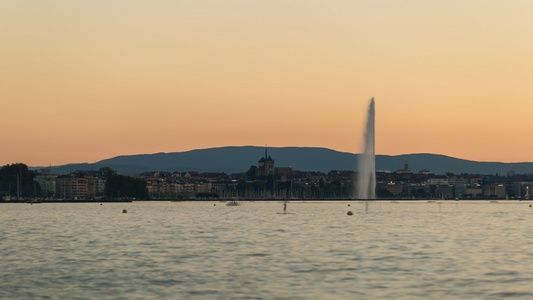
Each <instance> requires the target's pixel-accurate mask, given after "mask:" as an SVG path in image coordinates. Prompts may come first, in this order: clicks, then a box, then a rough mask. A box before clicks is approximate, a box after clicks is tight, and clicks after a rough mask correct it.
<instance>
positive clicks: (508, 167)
mask: <svg viewBox="0 0 533 300" xmlns="http://www.w3.org/2000/svg"><path fill="white" fill-rule="evenodd" d="M264 155H265V148H263V147H255V146H242V147H220V148H208V149H199V150H191V151H186V152H174V153H155V154H139V155H124V156H117V157H114V158H109V159H105V160H102V161H99V162H96V163H92V164H88V163H83V164H68V165H62V166H53V167H52V172H53V173H57V174H66V173H69V172H73V171H78V170H98V169H99V168H101V167H110V168H112V169H114V170H116V171H118V172H119V173H123V174H135V173H140V172H146V171H169V172H173V171H180V172H185V171H198V172H225V173H227V174H231V173H239V172H245V171H247V170H248V169H249V168H250V166H252V165H254V166H257V162H258V161H259V159H261V157H263V156H264ZM268 155H269V156H272V158H273V159H274V160H275V166H276V167H292V168H293V169H294V170H299V171H320V172H326V173H327V172H329V171H331V170H356V168H357V154H353V153H346V152H339V151H335V150H331V149H327V148H313V147H269V148H268ZM405 163H408V165H409V169H410V170H411V171H413V172H418V171H420V170H422V169H426V170H429V171H431V172H433V173H435V174H444V173H446V172H451V173H456V174H460V173H472V174H496V173H498V174H501V175H505V174H506V173H507V172H508V171H515V172H516V173H517V174H526V173H533V163H530V162H523V163H500V162H477V161H471V160H464V159H458V158H453V157H449V156H445V155H438V154H427V153H424V154H404V155H394V156H392V155H376V169H377V170H389V171H396V170H398V169H403V168H404V164H405ZM33 169H38V168H36V167H35V168H33Z"/></svg>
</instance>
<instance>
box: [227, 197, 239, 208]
mask: <svg viewBox="0 0 533 300" xmlns="http://www.w3.org/2000/svg"><path fill="white" fill-rule="evenodd" d="M239 205H240V203H239V201H237V199H233V200H231V201H228V202H226V206H239Z"/></svg>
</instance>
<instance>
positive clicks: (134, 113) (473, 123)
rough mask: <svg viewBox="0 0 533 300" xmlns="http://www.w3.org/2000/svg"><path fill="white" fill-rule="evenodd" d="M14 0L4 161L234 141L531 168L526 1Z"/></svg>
mask: <svg viewBox="0 0 533 300" xmlns="http://www.w3.org/2000/svg"><path fill="white" fill-rule="evenodd" d="M426 2H427V1H421V0H412V1H408V2H402V3H399V2H396V1H391V0H390V1H387V0H384V1H330V2H327V3H325V2H321V1H291V2H286V1H262V0H260V1H253V2H249V1H224V2H223V3H212V2H206V1H181V2H179V3H178V2H172V1H151V2H145V1H123V0H117V1H114V2H112V3H105V2H102V3H99V2H85V1H84V2H76V3H74V2H71V1H66V0H58V1H55V2H53V3H52V4H50V3H34V2H31V1H16V2H11V3H0V36H2V39H3V41H4V42H3V47H2V48H0V66H1V68H0V82H1V83H2V89H0V99H2V105H1V110H2V116H1V117H0V126H1V127H2V130H1V131H0V140H1V141H2V147H1V148H0V165H5V164H11V163H17V162H21V163H26V164H28V165H30V166H48V165H49V164H51V165H62V164H67V163H81V162H89V163H93V162H96V161H100V160H103V159H107V158H112V157H115V156H118V155H132V154H150V153H158V152H183V151H188V150H193V149H204V148H212V147H223V146H244V145H256V146H262V145H264V144H265V143H268V145H269V146H273V147H285V146H299V147H324V148H330V149H334V150H337V151H343V152H349V153H359V152H360V148H361V145H360V142H361V137H362V132H363V127H364V122H365V114H366V107H367V104H368V101H369V99H370V98H371V97H375V99H376V154H384V155H399V154H410V153H434V154H444V155H448V156H452V157H456V158H461V159H470V160H476V161H499V162H529V161H533V156H531V155H530V153H529V149H530V148H531V147H532V146H533V140H532V139H530V138H529V131H530V124H531V121H530V117H529V114H530V113H529V112H530V111H532V109H533V102H532V101H531V96H532V93H533V92H532V91H531V90H530V88H529V85H528V83H529V82H530V81H531V79H533V78H532V75H531V74H532V72H531V70H532V68H533V42H532V41H531V39H530V36H532V35H533V20H532V19H531V18H530V17H529V16H530V14H531V12H533V3H531V2H529V1H513V2H512V3H503V2H501V1H494V0H489V1H483V2H480V1H457V0H453V1H446V2H443V3H433V2H432V3H426Z"/></svg>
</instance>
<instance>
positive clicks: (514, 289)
mask: <svg viewBox="0 0 533 300" xmlns="http://www.w3.org/2000/svg"><path fill="white" fill-rule="evenodd" d="M242 204H243V205H241V206H237V207H228V206H226V205H213V202H211V203H209V202H201V203H193V202H179V203H176V202H134V203H114V204H111V203H104V204H103V205H100V204H98V203H97V204H38V205H28V204H0V241H1V242H0V253H1V255H2V257H1V260H0V298H6V299H8V298H33V299H34V298H54V299H64V298H79V299H106V298H107V299H111V298H112V299H117V298H118V299H135V298H137V299H150V298H153V299H179V298H182V299H236V298H237V299H238V298H242V299H272V298H281V299H289V298H290V299H353V298H358V299H375V298H395V299H397V298H405V299H413V298H420V299H427V298H434V299H436V298H504V297H516V298H530V297H532V296H533V287H532V286H531V285H530V282H531V281H532V280H533V263H532V261H533V250H532V247H531V245H532V244H533V231H532V230H531V229H532V228H533V221H532V218H531V217H530V215H531V214H533V208H530V207H529V204H530V203H529V202H525V201H524V202H510V201H509V202H508V201H505V202H503V201H502V202H500V203H491V202H489V201H479V202H463V201H460V202H456V201H450V202H446V201H437V202H427V201H420V202H390V201H376V202H350V203H349V204H350V207H348V206H347V204H348V203H347V202H307V203H303V202H290V203H289V204H288V209H287V212H288V213H286V214H284V213H283V212H284V211H283V204H282V203H281V202H244V203H242ZM123 209H127V211H128V213H127V214H123V213H122V210H123ZM348 210H349V211H353V213H354V214H353V215H352V216H348V215H347V213H346V212H347V211H348Z"/></svg>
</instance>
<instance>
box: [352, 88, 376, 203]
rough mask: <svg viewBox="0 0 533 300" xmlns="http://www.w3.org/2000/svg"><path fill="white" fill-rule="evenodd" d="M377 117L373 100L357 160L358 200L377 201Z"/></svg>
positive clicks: (372, 100) (356, 196)
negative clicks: (375, 122)
mask: <svg viewBox="0 0 533 300" xmlns="http://www.w3.org/2000/svg"><path fill="white" fill-rule="evenodd" d="M375 115H376V111H375V109H374V98H372V99H370V105H369V106H368V116H367V120H366V128H365V133H364V136H363V149H362V151H361V153H360V154H359V156H358V159H357V178H356V183H357V184H356V188H357V190H356V194H355V198H357V199H376V145H375V131H374V129H375V128H374V121H375V120H374V119H375Z"/></svg>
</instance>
